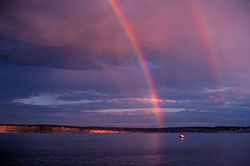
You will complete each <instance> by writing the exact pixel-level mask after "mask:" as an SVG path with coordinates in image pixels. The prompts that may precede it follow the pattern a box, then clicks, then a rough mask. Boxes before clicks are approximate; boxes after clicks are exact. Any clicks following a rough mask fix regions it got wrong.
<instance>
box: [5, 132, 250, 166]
mask: <svg viewBox="0 0 250 166" xmlns="http://www.w3.org/2000/svg"><path fill="white" fill-rule="evenodd" d="M186 137H187V138H186V139H185V140H180V139H179V138H178V134H1V135H0V166H9V165H13V166H14V165H15V166H16V165H17V166H29V165H36V166H47V165H48V166H64V165H65V166H66V165H69V166H82V165H87V166H88V165H105V166H108V165H119V166H123V165H139V166H140V165H143V166H146V165H167V166H171V165H192V166H196V165H197V166H198V165H199V166H202V165H206V166H212V165H218V166H221V165H229V166H230V165H237V166H244V165H246V166H250V134H191V133H187V134H186Z"/></svg>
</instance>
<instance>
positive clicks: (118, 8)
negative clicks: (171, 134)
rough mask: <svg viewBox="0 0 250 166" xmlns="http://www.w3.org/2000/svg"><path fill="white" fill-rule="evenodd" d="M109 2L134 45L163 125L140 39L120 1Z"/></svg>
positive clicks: (112, 0)
mask: <svg viewBox="0 0 250 166" xmlns="http://www.w3.org/2000/svg"><path fill="white" fill-rule="evenodd" d="M108 2H109V4H110V6H111V7H112V9H113V11H114V13H115V15H116V16H117V18H118V20H119V22H120V24H121V26H122V28H123V30H124V32H125V33H126V35H127V37H128V39H129V41H130V43H131V46H132V47H133V49H134V51H135V55H136V58H137V60H138V62H139V65H140V67H141V69H142V72H143V74H144V77H145V80H146V82H147V85H148V88H149V90H150V94H151V102H152V105H153V107H154V113H155V115H156V117H157V120H158V123H159V125H160V127H163V121H162V118H163V113H162V111H161V108H160V100H159V97H158V92H157V89H156V87H155V83H154V80H153V76H152V74H151V72H150V70H149V67H148V65H147V63H146V61H147V60H146V56H145V54H144V53H143V51H142V49H141V44H140V41H139V40H138V38H137V36H136V34H135V32H134V30H133V28H132V26H131V24H130V23H129V21H128V19H127V18H126V16H125V15H124V12H123V10H122V8H121V6H120V5H119V3H118V2H117V1H116V0H108Z"/></svg>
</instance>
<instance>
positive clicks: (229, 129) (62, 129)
mask: <svg viewBox="0 0 250 166" xmlns="http://www.w3.org/2000/svg"><path fill="white" fill-rule="evenodd" d="M180 132H193V133H250V127H236V126H217V127H167V128H125V127H91V126H89V127H80V126H66V125H14V124H0V133H94V134H99V133H100V134H101V133H180Z"/></svg>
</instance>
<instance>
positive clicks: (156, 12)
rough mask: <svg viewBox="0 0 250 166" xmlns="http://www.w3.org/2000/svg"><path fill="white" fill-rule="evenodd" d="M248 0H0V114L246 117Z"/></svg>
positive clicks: (87, 121) (192, 121) (46, 119)
mask: <svg viewBox="0 0 250 166" xmlns="http://www.w3.org/2000/svg"><path fill="white" fill-rule="evenodd" d="M249 17H250V2H249V1H248V0H220V1H218V0H209V1H207V0H189V1H186V0H178V1H173V0H136V1H135V0H74V1H70V0H53V1H51V0H36V1H34V0H22V1H19V0H1V2H0V123H8V124H66V125H80V126H116V127H174V126H222V125H226V126H228V125H235V126H250V65H249V62H250V55H249V53H250V19H249Z"/></svg>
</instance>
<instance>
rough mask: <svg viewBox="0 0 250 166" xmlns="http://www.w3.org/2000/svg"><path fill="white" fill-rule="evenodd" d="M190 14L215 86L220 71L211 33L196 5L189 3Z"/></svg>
mask: <svg viewBox="0 0 250 166" xmlns="http://www.w3.org/2000/svg"><path fill="white" fill-rule="evenodd" d="M191 12H192V13H191V14H192V17H193V19H194V23H195V27H196V29H197V32H198V35H199V37H200V40H201V44H202V47H203V49H204V50H205V55H206V56H207V60H208V66H209V67H210V70H211V74H213V75H212V76H213V81H215V84H218V82H219V71H220V70H219V64H218V58H217V53H216V46H215V45H214V39H213V35H212V31H211V29H210V28H209V25H208V23H207V19H206V17H205V16H204V14H203V13H202V11H201V9H200V7H199V6H198V4H197V3H191Z"/></svg>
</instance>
